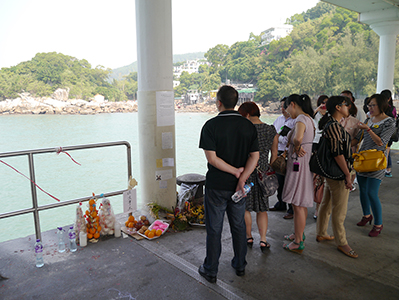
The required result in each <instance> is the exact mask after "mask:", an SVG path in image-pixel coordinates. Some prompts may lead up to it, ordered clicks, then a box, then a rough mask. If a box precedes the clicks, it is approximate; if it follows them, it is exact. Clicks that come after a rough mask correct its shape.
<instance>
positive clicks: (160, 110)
mask: <svg viewBox="0 0 399 300" xmlns="http://www.w3.org/2000/svg"><path fill="white" fill-rule="evenodd" d="M156 100H157V126H158V127H160V126H172V125H175V101H174V94H173V91H164V92H157V93H156Z"/></svg>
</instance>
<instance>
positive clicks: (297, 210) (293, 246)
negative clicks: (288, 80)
mask: <svg viewBox="0 0 399 300" xmlns="http://www.w3.org/2000/svg"><path fill="white" fill-rule="evenodd" d="M286 101H287V105H288V107H287V112H288V113H289V114H290V116H291V118H293V119H295V120H296V122H295V127H294V129H292V130H291V132H290V134H289V136H288V139H289V141H290V143H289V144H290V145H289V149H288V160H287V173H286V177H285V183H284V189H283V201H284V202H286V203H289V204H292V207H293V208H294V228H295V232H294V233H293V234H290V235H286V236H284V239H286V240H288V241H290V242H291V243H289V244H285V245H284V246H283V247H284V249H286V250H288V251H292V252H297V253H302V251H303V250H304V248H305V246H304V243H303V242H304V240H305V238H304V230H305V226H306V218H307V215H308V207H313V175H312V172H311V171H310V167H309V160H310V156H311V154H312V144H313V139H314V132H315V130H314V123H313V118H312V117H313V109H312V104H311V101H310V98H309V96H308V95H297V94H292V95H290V96H289V97H288V98H287V100H286Z"/></svg>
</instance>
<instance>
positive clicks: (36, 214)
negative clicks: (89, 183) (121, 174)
mask: <svg viewBox="0 0 399 300" xmlns="http://www.w3.org/2000/svg"><path fill="white" fill-rule="evenodd" d="M123 145H125V146H126V148H127V149H126V150H127V174H128V180H129V178H130V177H131V176H132V157H131V146H130V144H129V143H128V142H126V141H119V142H109V143H98V144H88V145H77V146H68V147H62V151H73V150H82V149H91V148H102V147H113V146H123ZM52 152H59V148H45V149H36V150H25V151H16V152H6V153H0V159H1V158H4V157H15V156H23V155H27V156H28V158H29V173H30V180H31V185H30V186H31V193H32V208H26V209H21V210H16V211H11V212H7V213H3V214H0V219H4V218H9V217H14V216H19V215H23V214H28V213H33V218H34V221H35V232H36V239H42V237H41V231H40V218H39V211H42V210H47V209H52V208H57V207H61V206H67V205H71V204H76V203H79V202H84V201H88V200H90V199H91V198H93V197H92V196H90V197H84V198H79V199H73V200H66V201H62V202H59V203H52V204H47V205H41V206H38V204H37V193H36V185H35V184H34V182H36V180H35V168H34V164H33V155H34V154H43V153H52ZM125 191H126V189H125V190H120V191H114V192H109V193H104V194H103V195H104V197H112V196H117V195H121V194H123V192H125ZM95 197H97V198H98V197H99V195H96V196H95Z"/></svg>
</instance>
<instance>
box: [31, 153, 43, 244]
mask: <svg viewBox="0 0 399 300" xmlns="http://www.w3.org/2000/svg"><path fill="white" fill-rule="evenodd" d="M28 156H29V173H30V180H32V181H31V183H30V188H31V193H32V206H33V209H34V211H33V219H34V220H35V232H36V239H40V240H41V239H42V233H41V231H40V220H39V211H38V210H37V208H38V205H37V193H36V186H35V184H34V183H33V182H36V178H35V167H34V165H33V153H29V154H28Z"/></svg>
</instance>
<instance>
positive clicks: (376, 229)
mask: <svg viewBox="0 0 399 300" xmlns="http://www.w3.org/2000/svg"><path fill="white" fill-rule="evenodd" d="M383 227H384V226H383V225H381V226H380V227H377V226H375V225H374V226H373V229H371V231H370V232H369V236H371V237H376V236H378V235H379V234H380V233H381V231H382V228H383Z"/></svg>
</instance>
